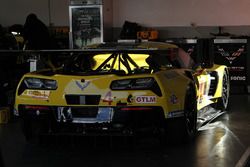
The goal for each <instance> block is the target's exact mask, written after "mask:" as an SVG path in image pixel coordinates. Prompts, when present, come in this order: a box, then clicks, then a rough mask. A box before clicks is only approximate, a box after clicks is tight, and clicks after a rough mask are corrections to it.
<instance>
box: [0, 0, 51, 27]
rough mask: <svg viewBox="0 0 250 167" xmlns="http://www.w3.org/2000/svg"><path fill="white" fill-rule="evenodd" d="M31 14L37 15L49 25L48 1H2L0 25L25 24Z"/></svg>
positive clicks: (0, 5) (0, 3)
mask: <svg viewBox="0 0 250 167" xmlns="http://www.w3.org/2000/svg"><path fill="white" fill-rule="evenodd" d="M29 13H36V14H37V16H38V17H39V18H40V19H41V20H42V21H43V22H44V23H46V24H48V22H49V20H48V18H49V15H48V13H49V12H48V1H47V0H39V1H38V0H1V2H0V24H2V25H3V26H10V25H13V24H24V22H25V19H26V16H27V15H28V14H29Z"/></svg>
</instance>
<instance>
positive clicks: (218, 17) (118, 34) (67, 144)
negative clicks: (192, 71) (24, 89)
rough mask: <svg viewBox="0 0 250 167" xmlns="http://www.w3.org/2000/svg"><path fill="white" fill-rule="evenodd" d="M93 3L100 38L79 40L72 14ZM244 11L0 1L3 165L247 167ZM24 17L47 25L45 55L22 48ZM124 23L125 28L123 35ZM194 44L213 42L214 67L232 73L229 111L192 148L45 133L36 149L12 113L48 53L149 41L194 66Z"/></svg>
mask: <svg viewBox="0 0 250 167" xmlns="http://www.w3.org/2000/svg"><path fill="white" fill-rule="evenodd" d="M93 6H95V7H98V9H99V10H100V11H101V12H102V13H101V15H100V17H99V18H98V19H99V20H98V19H97V20H98V21H100V20H101V21H100V23H101V24H100V25H101V26H100V27H99V28H100V31H101V33H100V34H99V36H98V38H96V36H95V38H93V39H91V40H92V41H91V40H82V41H80V42H79V41H78V40H77V36H76V34H77V33H75V32H77V31H79V30H80V28H81V26H78V27H77V26H75V24H74V21H76V22H77V21H78V22H81V21H82V23H84V21H86V20H84V18H81V15H80V16H79V15H78V14H77V10H78V9H79V10H81V9H86V8H87V9H89V7H93ZM249 8H250V2H248V1H240V2H238V1H230V0H219V1H217V0H211V1H197V0H191V1H184V0H178V1H171V0H154V1H153V0H145V1H139V0H133V1H132V0H128V1H123V0H48V1H41V0H40V1H36V2H35V1H31V0H26V1H23V2H20V1H18V0H14V1H12V2H10V1H7V0H2V1H1V5H0V25H1V27H0V29H1V31H0V69H1V70H0V76H1V80H0V151H1V154H2V156H1V157H2V158H1V159H2V161H3V165H4V167H16V166H18V167H29V166H37V167H39V166H46V167H49V166H74V165H78V166H87V167H97V166H101V167H106V166H124V167H125V166H126V167H127V166H131V167H132V166H138V165H140V166H193V167H214V166H218V167H231V166H232V167H234V166H237V167H240V166H242V167H243V166H244V167H248V166H250V96H249V93H250V71H249V69H250V38H249V37H250V19H249V16H250V12H249ZM75 11H76V14H75V13H74V12H75ZM30 13H35V14H36V15H37V17H38V18H39V19H40V20H41V21H42V22H43V23H44V24H45V25H46V26H47V27H48V30H49V33H50V37H51V42H52V43H53V47H52V48H51V49H50V50H46V51H44V50H43V51H41V50H25V49H24V43H23V39H22V35H23V34H22V30H23V29H22V28H23V25H24V23H25V20H26V17H27V16H28V15H29V14H30ZM85 14H86V13H85ZM126 24H129V26H130V29H129V31H131V32H129V33H127V34H126V32H125V33H124V30H126ZM13 32H15V33H13ZM138 32H140V33H138ZM19 33H20V34H19ZM154 33H155V34H154ZM97 34H98V33H97ZM151 37H152V39H151ZM199 39H211V40H212V43H213V44H212V45H211V48H210V51H211V52H212V53H213V60H214V62H215V63H217V64H224V65H227V66H228V67H229V68H230V75H231V76H230V79H231V81H230V87H231V89H230V99H229V106H228V109H227V110H226V111H225V112H223V113H221V114H220V116H218V117H216V118H214V119H213V120H211V121H209V122H208V123H206V124H205V125H204V126H202V127H201V128H200V129H199V130H198V134H197V137H196V140H195V141H194V142H193V143H189V144H185V145H177V144H168V143H167V144H164V145H162V143H161V142H160V141H159V140H157V139H155V138H151V137H149V138H142V139H141V138H140V139H135V138H129V137H128V138H126V137H124V138H119V137H116V136H112V137H107V136H91V137H82V136H60V139H58V138H59V137H58V136H49V137H48V138H46V139H45V140H43V141H42V142H41V143H40V144H33V143H27V142H26V141H25V138H24V136H23V134H22V130H21V121H20V120H19V119H18V118H16V117H15V116H14V114H13V105H14V100H15V91H16V86H17V84H18V81H19V80H20V78H21V77H22V75H23V74H25V73H27V72H30V71H35V70H40V69H43V68H44V67H46V65H47V66H48V64H44V61H43V57H45V55H46V54H47V53H49V54H50V55H51V56H52V57H53V61H54V62H53V63H55V64H56V66H60V63H61V62H63V61H64V60H65V56H66V57H67V54H65V50H72V51H73V50H77V49H82V48H84V46H85V45H86V44H91V43H94V42H95V41H96V40H97V41H98V42H116V41H118V40H130V41H137V40H153V41H160V42H168V43H173V44H176V45H178V46H180V47H181V48H183V49H184V50H185V51H187V52H188V53H190V55H191V56H192V57H193V58H194V59H195V60H197V61H198V62H199V61H200V59H201V56H200V54H201V53H202V51H201V50H200V48H199V43H198V41H199ZM13 41H14V42H13ZM53 51H56V52H53ZM55 53H60V54H55ZM55 64H54V65H55ZM0 165H1V164H0Z"/></svg>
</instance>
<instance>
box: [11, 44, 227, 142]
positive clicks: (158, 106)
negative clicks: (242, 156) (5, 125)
mask: <svg viewBox="0 0 250 167" xmlns="http://www.w3.org/2000/svg"><path fill="white" fill-rule="evenodd" d="M70 55H71V57H70V58H69V60H68V61H67V63H64V64H63V66H62V67H60V68H58V69H57V70H53V71H52V70H42V71H36V72H31V73H28V74H25V75H24V76H23V77H22V79H21V80H20V83H19V85H18V87H17V91H16V99H15V107H14V109H15V114H16V115H18V116H20V117H21V118H22V119H23V120H24V135H25V137H26V138H27V139H30V138H32V137H34V136H35V135H37V134H38V133H39V134H40V133H48V132H49V133H60V132H64V133H65V132H70V133H81V134H88V133H91V132H93V131H94V132H98V133H112V132H121V133H128V134H133V133H137V132H139V131H140V129H151V130H152V129H153V131H157V132H159V131H161V132H162V131H164V132H174V133H173V134H171V136H175V135H177V136H175V137H177V138H181V139H185V140H186V139H191V138H193V137H194V136H195V133H196V131H197V128H198V127H199V124H198V123H199V121H200V120H204V119H205V117H206V118H207V115H208V114H207V113H206V111H207V110H205V108H206V107H207V106H211V105H213V107H215V108H217V109H218V110H216V113H218V112H221V110H225V109H226V107H227V104H228V98H229V78H228V70H227V67H226V66H223V65H215V64H214V65H212V66H211V68H205V67H204V66H200V65H197V64H196V63H195V62H194V61H193V60H192V59H191V57H190V56H189V55H188V54H187V53H186V52H184V51H183V50H182V49H181V48H178V47H177V46H176V45H172V44H168V43H158V42H141V43H133V44H131V43H107V44H96V45H92V46H89V47H87V48H85V49H84V50H82V51H81V52H77V54H70ZM174 134H175V135H174Z"/></svg>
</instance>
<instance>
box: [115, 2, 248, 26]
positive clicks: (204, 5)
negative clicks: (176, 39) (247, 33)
mask: <svg viewBox="0 0 250 167" xmlns="http://www.w3.org/2000/svg"><path fill="white" fill-rule="evenodd" d="M113 4H114V27H120V26H121V25H122V24H123V22H124V20H130V21H135V22H138V23H141V24H144V25H147V26H157V27H162V26H163V27H164V26H190V25H191V24H192V25H194V26H219V25H220V26H233V25H250V10H249V9H250V1H249V0H209V1H208V0H174V1H173V0H143V1H141V0H126V1H125V0H114V1H113ZM229 13H230V15H229Z"/></svg>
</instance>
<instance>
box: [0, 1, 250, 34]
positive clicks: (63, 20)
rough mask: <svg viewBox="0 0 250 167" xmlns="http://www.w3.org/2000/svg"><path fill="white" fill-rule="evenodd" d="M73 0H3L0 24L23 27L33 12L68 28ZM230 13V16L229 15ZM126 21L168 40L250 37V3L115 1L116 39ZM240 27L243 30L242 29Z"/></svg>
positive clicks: (47, 22)
mask: <svg viewBox="0 0 250 167" xmlns="http://www.w3.org/2000/svg"><path fill="white" fill-rule="evenodd" d="M69 2H70V0H1V3H0V24H2V25H3V26H10V25H13V24H16V23H18V24H24V22H25V18H26V16H27V15H28V14H29V13H31V12H33V13H36V14H37V15H38V17H39V18H40V19H41V20H42V21H43V22H44V23H45V24H47V25H49V24H50V23H51V24H52V25H55V26H68V25H69V11H68V6H69ZM229 13H230V15H229ZM125 20H129V21H132V22H137V23H139V24H140V25H143V26H146V27H155V28H157V29H158V30H159V31H160V36H161V37H163V38H165V37H168V38H169V37H170V38H171V37H208V36H209V35H210V33H218V26H223V31H224V32H229V33H232V34H234V35H237V36H239V35H241V36H250V1H249V0H237V1H236V0H209V1H207V0H188V1H187V0H175V1H173V0H143V1H142V0H113V27H114V35H113V36H114V38H115V39H116V38H117V37H118V36H119V33H120V30H121V27H122V25H123V23H124V21H125ZM239 25H240V26H239Z"/></svg>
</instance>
